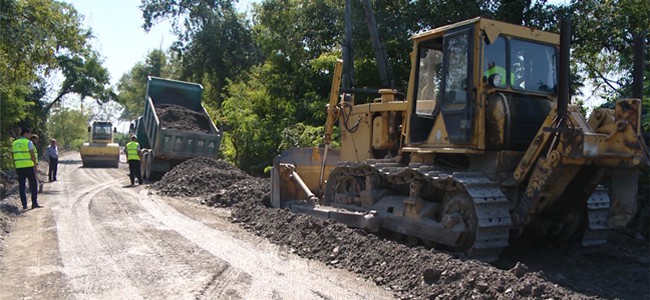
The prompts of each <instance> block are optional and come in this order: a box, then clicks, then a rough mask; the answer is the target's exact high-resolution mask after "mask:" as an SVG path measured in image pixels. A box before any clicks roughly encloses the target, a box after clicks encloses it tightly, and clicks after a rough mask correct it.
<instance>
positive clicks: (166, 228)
mask: <svg viewBox="0 0 650 300" xmlns="http://www.w3.org/2000/svg"><path fill="white" fill-rule="evenodd" d="M122 159H124V157H122ZM127 173H128V167H127V166H126V164H125V163H124V162H122V163H121V164H120V168H119V169H90V168H82V167H81V161H80V158H79V154H78V153H70V154H67V155H65V156H64V157H62V158H61V159H60V165H59V178H58V179H59V180H58V181H56V182H53V183H46V184H45V187H44V192H43V193H41V194H39V202H40V204H41V205H44V206H45V207H44V208H38V209H31V210H26V211H16V214H17V217H16V220H15V221H14V222H13V223H12V224H11V232H10V234H9V235H7V236H5V237H4V238H3V239H4V246H3V252H2V253H1V257H0V259H1V261H0V278H1V279H0V299H391V298H393V296H392V294H391V293H390V292H389V291H386V290H385V289H383V288H381V287H380V286H377V285H375V284H374V283H371V282H368V281H367V280H365V279H362V278H360V277H359V276H358V275H356V274H354V273H351V272H348V271H345V270H342V269H337V268H331V267H329V266H327V265H326V264H324V263H322V262H319V261H314V260H308V259H305V258H301V257H299V256H297V255H295V254H291V253H290V252H288V251H286V249H283V248H280V247H279V246H276V245H274V244H271V243H269V242H268V241H267V240H266V239H264V238H262V237H258V236H256V235H254V234H252V233H249V232H248V231H245V230H244V229H242V228H241V227H240V226H238V225H236V224H234V223H232V222H230V221H229V220H228V218H229V216H230V212H229V211H228V210H224V209H219V208H208V207H206V206H205V205H201V204H199V203H194V202H192V201H187V199H180V198H172V197H166V196H158V195H155V194H153V193H152V192H151V191H150V190H149V189H147V188H145V186H135V187H132V186H129V179H128V177H127V176H126V174H127ZM28 196H29V195H28ZM9 198H10V199H4V200H5V202H12V201H13V202H14V203H16V204H18V203H19V200H18V198H17V195H16V194H13V195H10V196H9ZM16 207H20V206H19V205H16ZM2 234H5V233H4V232H3V233H2Z"/></svg>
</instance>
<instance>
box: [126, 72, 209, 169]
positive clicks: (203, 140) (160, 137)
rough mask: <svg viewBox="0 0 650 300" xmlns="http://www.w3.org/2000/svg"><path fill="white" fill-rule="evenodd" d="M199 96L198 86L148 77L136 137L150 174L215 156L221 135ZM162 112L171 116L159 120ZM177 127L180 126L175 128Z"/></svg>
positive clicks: (200, 89) (201, 88)
mask: <svg viewBox="0 0 650 300" xmlns="http://www.w3.org/2000/svg"><path fill="white" fill-rule="evenodd" d="M202 92H203V87H202V86H201V85H200V84H196V83H189V82H182V81H176V80H170V79H163V78H157V77H149V81H148V83H147V93H146V96H145V104H144V114H143V115H142V117H141V118H140V119H139V122H138V126H137V127H138V128H137V136H138V141H139V142H140V145H141V147H142V148H143V149H149V150H148V154H147V155H148V156H149V157H150V158H151V160H152V162H151V163H150V164H149V165H150V166H151V170H150V171H153V172H166V171H168V170H169V169H171V168H172V167H173V165H174V164H176V163H178V162H180V161H183V160H187V159H190V158H194V157H199V156H205V157H214V158H216V157H217V156H218V155H219V145H220V143H221V131H220V130H219V129H218V128H217V127H216V126H215V125H214V122H212V120H211V119H210V117H209V115H208V113H207V111H206V110H205V108H204V107H203V105H202V104H201V95H202ZM163 110H164V111H165V112H166V113H170V114H172V116H171V117H170V116H167V117H165V118H164V119H161V111H163ZM194 119H196V120H194ZM197 120H200V122H199V121H197ZM180 123H183V124H184V126H176V125H178V124H180ZM194 123H196V124H194ZM199 123H201V124H199ZM188 124H189V127H188ZM178 128H181V129H178Z"/></svg>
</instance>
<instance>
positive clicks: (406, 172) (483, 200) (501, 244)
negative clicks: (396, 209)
mask: <svg viewBox="0 0 650 300" xmlns="http://www.w3.org/2000/svg"><path fill="white" fill-rule="evenodd" d="M338 168H339V172H341V174H342V175H347V176H354V177H357V178H359V177H366V176H371V175H379V176H380V177H382V179H383V180H385V182H386V183H388V184H387V185H385V186H388V185H390V184H396V185H403V184H408V183H410V182H411V181H413V180H420V181H422V182H425V183H426V185H428V186H427V187H425V188H423V190H425V189H427V188H429V189H430V188H436V189H441V190H446V191H447V192H448V193H451V192H454V190H458V191H460V192H465V193H467V194H468V195H469V196H470V197H471V201H472V205H473V210H474V216H475V217H476V228H475V231H473V233H474V236H473V237H469V238H470V239H473V241H474V242H473V244H472V245H471V246H470V247H469V248H468V249H464V250H462V253H459V254H460V255H466V256H468V257H472V258H477V259H480V260H486V261H493V260H496V259H497V258H498V256H499V254H500V253H501V250H502V249H503V248H505V247H507V246H508V239H509V236H510V228H511V227H512V224H513V223H512V219H511V216H510V205H509V202H508V199H507V198H506V195H505V194H504V193H503V192H502V191H501V188H500V185H499V182H497V181H494V180H491V179H490V178H489V177H488V176H487V175H486V174H484V173H480V172H478V173H477V172H453V171H452V170H450V169H449V168H446V167H438V166H432V165H421V164H411V165H409V166H404V165H401V164H399V163H397V162H396V161H394V160H390V159H374V160H368V161H367V163H351V162H345V163H341V164H339V167H338ZM363 181H364V180H360V182H363Z"/></svg>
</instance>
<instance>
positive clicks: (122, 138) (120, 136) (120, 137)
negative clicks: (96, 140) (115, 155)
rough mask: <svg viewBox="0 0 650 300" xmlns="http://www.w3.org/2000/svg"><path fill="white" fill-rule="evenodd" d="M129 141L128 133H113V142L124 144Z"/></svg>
mask: <svg viewBox="0 0 650 300" xmlns="http://www.w3.org/2000/svg"><path fill="white" fill-rule="evenodd" d="M129 141H130V134H128V133H122V132H118V133H114V134H113V142H115V143H117V144H119V145H120V146H126V143H128V142H129Z"/></svg>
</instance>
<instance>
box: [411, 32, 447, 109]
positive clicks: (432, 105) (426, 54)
mask: <svg viewBox="0 0 650 300" xmlns="http://www.w3.org/2000/svg"><path fill="white" fill-rule="evenodd" d="M439 40H440V39H438V42H436V40H433V41H429V42H427V43H426V44H423V45H421V48H420V50H419V55H418V59H419V63H418V82H417V99H416V105H415V113H416V114H418V115H421V116H433V115H434V112H435V111H436V108H437V105H438V99H439V98H440V94H441V86H440V84H441V82H442V72H441V71H442V43H441V41H439Z"/></svg>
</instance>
